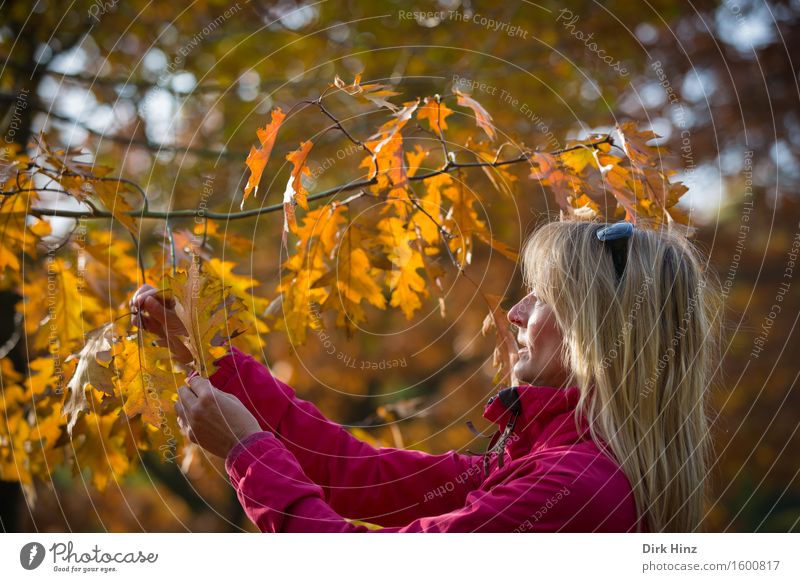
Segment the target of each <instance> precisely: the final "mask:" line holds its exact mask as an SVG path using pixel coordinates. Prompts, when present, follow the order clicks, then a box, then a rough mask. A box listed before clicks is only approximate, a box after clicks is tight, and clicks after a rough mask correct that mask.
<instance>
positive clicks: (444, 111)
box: [417, 95, 453, 137]
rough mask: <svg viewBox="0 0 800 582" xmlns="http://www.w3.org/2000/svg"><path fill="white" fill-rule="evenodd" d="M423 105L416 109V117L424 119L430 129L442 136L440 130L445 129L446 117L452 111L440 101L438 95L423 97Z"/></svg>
mask: <svg viewBox="0 0 800 582" xmlns="http://www.w3.org/2000/svg"><path fill="white" fill-rule="evenodd" d="M423 103H424V105H423V106H422V107H420V108H419V111H417V119H419V120H422V119H425V120H427V121H428V125H429V126H430V128H431V130H432V131H433V132H434V133H435V134H436V135H438V136H439V137H442V131H443V130H445V129H447V121H446V120H447V118H448V117H449V116H450V115H451V114H452V113H453V110H452V109H450V108H449V107H448V106H447V105H445V104H444V103H442V102H441V100H440V99H439V96H438V95H437V96H436V97H434V98H431V97H425V101H424V102H423Z"/></svg>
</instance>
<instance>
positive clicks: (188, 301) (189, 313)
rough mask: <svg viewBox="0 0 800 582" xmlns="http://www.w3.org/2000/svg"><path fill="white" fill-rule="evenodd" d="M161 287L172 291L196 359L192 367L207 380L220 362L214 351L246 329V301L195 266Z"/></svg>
mask: <svg viewBox="0 0 800 582" xmlns="http://www.w3.org/2000/svg"><path fill="white" fill-rule="evenodd" d="M161 287H162V289H169V290H171V291H172V294H173V295H172V296H173V297H174V299H175V313H176V315H177V316H178V318H180V320H181V323H183V326H184V327H185V328H186V330H187V334H188V335H187V337H186V338H185V341H184V343H185V344H186V347H187V348H188V349H189V351H190V352H191V353H192V356H193V358H194V361H193V363H192V365H193V367H194V369H195V370H196V371H197V372H198V373H200V375H201V376H203V377H206V378H207V377H208V376H210V375H211V373H212V368H213V361H214V360H215V359H217V358H216V357H215V356H214V355H213V354H212V352H211V350H212V348H215V347H220V346H224V345H226V344H227V343H228V342H229V340H230V339H231V338H232V337H236V336H237V335H239V334H241V333H242V332H243V331H244V329H245V326H244V324H243V323H242V321H241V320H240V319H239V317H238V314H239V312H241V311H242V310H243V309H244V305H243V303H242V300H241V299H240V298H238V297H237V296H236V295H235V294H234V293H233V292H232V290H231V287H230V286H226V285H223V284H222V281H221V280H220V279H219V278H217V277H215V276H213V275H212V274H211V273H208V272H201V270H200V269H199V268H198V267H197V266H196V265H195V263H192V266H191V267H190V268H189V269H188V271H187V270H181V271H178V273H177V274H176V275H174V276H172V275H168V276H167V277H166V278H165V280H164V282H163V283H162V285H161Z"/></svg>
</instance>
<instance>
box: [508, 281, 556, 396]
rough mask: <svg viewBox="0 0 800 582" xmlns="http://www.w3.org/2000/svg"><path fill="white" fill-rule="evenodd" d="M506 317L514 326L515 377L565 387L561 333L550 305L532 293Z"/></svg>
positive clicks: (524, 381) (541, 384) (543, 384)
mask: <svg viewBox="0 0 800 582" xmlns="http://www.w3.org/2000/svg"><path fill="white" fill-rule="evenodd" d="M508 320H509V321H510V322H511V323H513V324H514V325H515V326H517V328H518V331H517V341H518V342H519V360H517V363H516V365H515V366H514V375H515V376H516V378H517V380H518V381H519V382H520V383H524V384H534V385H538V386H554V387H556V388H561V387H565V386H566V382H567V381H568V379H569V373H568V372H567V371H566V370H565V369H564V367H563V366H562V364H561V353H562V349H563V347H562V340H563V336H562V334H561V329H560V328H559V327H558V323H557V321H556V317H555V313H554V312H553V309H552V307H550V306H549V305H547V304H546V303H544V302H543V301H542V300H541V299H540V298H539V297H537V296H536V294H535V292H532V293H529V294H528V295H526V296H525V297H524V298H523V299H522V300H521V301H520V302H519V303H517V304H516V305H514V307H512V308H511V310H510V311H509V312H508Z"/></svg>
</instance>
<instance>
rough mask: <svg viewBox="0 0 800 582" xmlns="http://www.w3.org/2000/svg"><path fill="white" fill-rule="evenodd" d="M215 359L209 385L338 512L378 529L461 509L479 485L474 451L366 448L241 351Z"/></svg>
mask: <svg viewBox="0 0 800 582" xmlns="http://www.w3.org/2000/svg"><path fill="white" fill-rule="evenodd" d="M216 363H217V365H218V366H219V369H218V370H217V371H216V372H215V373H214V374H213V375H212V376H211V378H210V381H211V383H212V384H213V385H214V386H216V387H217V388H219V389H220V390H223V391H225V392H227V393H229V394H232V395H234V396H236V397H237V398H239V400H240V401H241V402H242V403H243V404H244V405H245V406H246V407H247V408H248V409H249V410H250V412H251V413H252V414H253V415H254V416H255V417H256V419H257V420H258V422H259V424H260V425H261V428H262V429H264V430H265V431H270V432H272V433H274V434H275V436H276V437H277V439H272V441H269V440H267V441H266V442H268V443H271V446H273V447H277V446H278V444H280V445H281V447H282V451H283V455H284V456H285V455H286V454H288V457H287V458H291V459H293V460H294V461H293V462H294V463H295V464H297V465H298V466H297V467H296V469H295V472H297V473H299V474H301V475H303V479H304V480H305V481H307V482H306V483H305V485H310V483H314V484H316V486H318V487H317V489H316V490H318V491H320V499H321V500H322V501H323V503H326V504H328V506H329V507H330V508H332V510H334V511H336V512H338V513H339V514H340V515H343V516H345V517H348V518H351V519H360V520H364V521H368V522H371V523H375V524H379V525H385V526H392V525H401V524H406V523H408V522H410V521H412V520H413V519H416V518H418V517H422V516H427V515H437V514H440V513H444V512H447V511H450V510H452V509H454V508H456V507H460V506H462V505H463V504H464V501H465V500H466V496H467V494H468V493H469V492H470V491H472V490H473V489H476V488H477V487H479V486H480V482H481V479H482V472H481V468H482V465H481V462H482V457H481V456H480V455H463V454H459V453H457V452H455V451H450V452H448V453H443V454H439V455H431V454H427V453H424V452H421V451H413V450H403V449H394V448H375V447H372V446H371V445H369V444H367V443H365V442H363V441H360V440H358V439H357V438H355V437H354V436H353V435H351V434H350V433H349V432H348V431H347V430H345V429H344V428H343V427H342V426H341V425H339V424H336V423H334V422H331V421H330V420H328V419H327V418H325V416H323V414H322V413H321V412H320V411H319V410H318V409H317V408H316V407H315V406H314V405H313V404H311V403H310V402H307V401H305V400H301V399H299V398H297V397H296V395H295V392H294V390H293V389H292V388H291V387H289V386H287V385H286V384H284V383H283V382H281V381H280V380H278V379H277V378H275V377H274V376H273V375H272V374H271V373H270V371H269V370H268V369H267V368H266V366H264V365H263V364H261V363H260V362H257V361H256V360H255V359H254V358H252V357H251V356H249V355H246V354H244V353H243V352H241V351H240V350H237V349H236V348H232V352H231V353H230V354H228V355H226V356H224V357H223V358H221V359H219V360H217V361H216ZM254 444H256V443H254ZM265 446H267V445H266V443H265V442H262V443H260V444H257V447H258V448H260V447H265ZM250 482H252V480H251V481H250Z"/></svg>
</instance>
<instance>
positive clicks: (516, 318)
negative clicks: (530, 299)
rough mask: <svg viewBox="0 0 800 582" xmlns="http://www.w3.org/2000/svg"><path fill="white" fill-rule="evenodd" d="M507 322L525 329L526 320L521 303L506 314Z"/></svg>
mask: <svg viewBox="0 0 800 582" xmlns="http://www.w3.org/2000/svg"><path fill="white" fill-rule="evenodd" d="M508 321H510V322H511V323H512V324H514V325H516V326H517V327H526V325H527V323H528V320H527V319H526V318H525V317H524V308H523V302H522V301H520V302H519V303H517V304H516V305H515V306H514V307H512V308H511V310H510V311H509V312H508Z"/></svg>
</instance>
